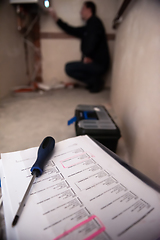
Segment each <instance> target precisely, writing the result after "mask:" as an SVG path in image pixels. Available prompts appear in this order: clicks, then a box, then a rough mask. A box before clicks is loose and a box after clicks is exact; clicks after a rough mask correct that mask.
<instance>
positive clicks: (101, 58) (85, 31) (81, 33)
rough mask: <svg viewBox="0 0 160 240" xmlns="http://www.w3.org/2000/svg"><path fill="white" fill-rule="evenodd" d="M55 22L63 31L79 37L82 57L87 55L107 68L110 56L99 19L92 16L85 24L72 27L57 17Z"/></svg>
mask: <svg viewBox="0 0 160 240" xmlns="http://www.w3.org/2000/svg"><path fill="white" fill-rule="evenodd" d="M57 24H58V26H59V27H60V28H62V29H63V30H64V31H65V32H67V33H68V34H70V35H73V36H75V37H77V38H80V39H81V51H82V59H83V58H84V57H89V58H91V59H92V60H93V62H95V63H98V64H100V65H101V66H104V67H105V68H108V66H109V62H110V57H109V50H108V45H107V39H106V34H105V29H104V26H103V24H102V22H101V20H100V19H99V18H98V17H96V16H92V17H91V18H89V19H88V21H87V23H86V25H85V26H82V27H72V26H70V25H68V24H67V23H65V22H64V21H62V20H61V19H58V21H57Z"/></svg>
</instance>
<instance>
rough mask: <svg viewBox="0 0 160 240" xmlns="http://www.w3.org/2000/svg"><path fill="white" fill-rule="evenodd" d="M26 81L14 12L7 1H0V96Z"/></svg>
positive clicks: (21, 47) (21, 46)
mask: <svg viewBox="0 0 160 240" xmlns="http://www.w3.org/2000/svg"><path fill="white" fill-rule="evenodd" d="M26 83H28V79H27V75H26V65H25V54H24V45H23V38H22V36H21V34H20V33H19V32H18V30H17V22H16V13H15V9H14V8H13V6H12V5H10V4H9V1H6V0H2V1H0V98H3V97H5V96H6V95H8V94H9V93H10V92H11V90H12V89H13V87H15V86H19V85H25V84H26Z"/></svg>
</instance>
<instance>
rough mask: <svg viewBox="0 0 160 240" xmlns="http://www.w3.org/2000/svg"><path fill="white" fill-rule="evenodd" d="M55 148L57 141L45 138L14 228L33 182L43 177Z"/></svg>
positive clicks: (17, 213)
mask: <svg viewBox="0 0 160 240" xmlns="http://www.w3.org/2000/svg"><path fill="white" fill-rule="evenodd" d="M54 146H55V140H54V138H52V137H50V136H49V137H46V138H44V139H43V141H42V143H41V145H40V146H39V149H38V154H37V159H36V161H35V163H34V164H33V166H32V168H31V170H30V171H31V173H32V175H33V176H32V179H31V181H30V183H29V186H28V188H27V190H26V192H25V194H24V197H23V199H22V201H21V203H20V205H19V208H18V210H17V212H16V215H15V217H14V219H13V222H12V227H14V226H15V225H16V224H17V222H18V219H19V217H20V215H21V213H22V210H23V207H24V206H25V203H26V200H27V196H28V194H29V192H30V189H31V187H32V185H33V182H34V180H35V178H36V177H39V176H41V175H42V173H43V168H44V166H45V164H46V163H47V162H48V160H49V158H50V156H51V154H52V152H53V149H54Z"/></svg>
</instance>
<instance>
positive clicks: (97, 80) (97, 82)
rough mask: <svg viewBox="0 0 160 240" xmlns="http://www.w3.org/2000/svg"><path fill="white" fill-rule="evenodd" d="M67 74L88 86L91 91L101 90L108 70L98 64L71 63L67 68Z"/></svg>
mask: <svg viewBox="0 0 160 240" xmlns="http://www.w3.org/2000/svg"><path fill="white" fill-rule="evenodd" d="M65 70H66V73H67V74H68V75H69V76H70V77H72V78H74V79H76V80H78V81H81V82H83V83H85V84H86V85H87V87H88V88H89V89H90V90H93V91H94V90H95V91H96V90H97V91H98V90H100V88H101V87H102V85H103V75H104V73H105V72H106V68H105V67H104V66H101V65H99V64H97V63H83V62H82V61H77V62H69V63H67V64H66V66H65Z"/></svg>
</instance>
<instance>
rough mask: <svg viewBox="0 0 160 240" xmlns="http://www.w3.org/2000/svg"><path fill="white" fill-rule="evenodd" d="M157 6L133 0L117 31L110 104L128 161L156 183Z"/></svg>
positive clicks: (159, 125) (159, 122) (159, 160)
mask: <svg viewBox="0 0 160 240" xmlns="http://www.w3.org/2000/svg"><path fill="white" fill-rule="evenodd" d="M159 23H160V1H159V0H137V1H132V3H131V5H130V7H129V9H128V10H127V12H126V14H125V15H124V18H123V22H122V24H121V25H120V27H119V29H118V30H117V37H116V44H115V55H114V66H113V77H112V92H111V99H112V105H113V107H114V110H115V113H116V115H117V121H118V123H119V126H120V128H121V132H122V136H123V138H124V141H125V144H126V146H127V149H128V160H129V161H130V163H131V164H132V165H133V166H134V167H135V168H137V169H139V170H140V171H141V172H143V173H145V174H146V175H148V176H149V177H150V178H152V179H153V180H154V181H156V182H157V183H159V184H160V146H159V145H160V104H159V102H160V32H159V29H160V28H159Z"/></svg>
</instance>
